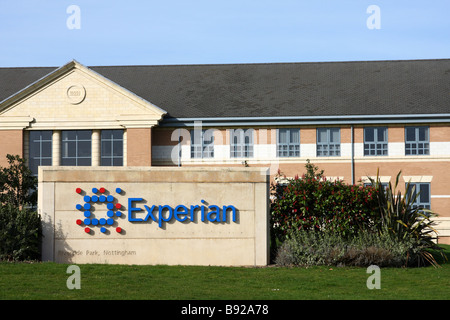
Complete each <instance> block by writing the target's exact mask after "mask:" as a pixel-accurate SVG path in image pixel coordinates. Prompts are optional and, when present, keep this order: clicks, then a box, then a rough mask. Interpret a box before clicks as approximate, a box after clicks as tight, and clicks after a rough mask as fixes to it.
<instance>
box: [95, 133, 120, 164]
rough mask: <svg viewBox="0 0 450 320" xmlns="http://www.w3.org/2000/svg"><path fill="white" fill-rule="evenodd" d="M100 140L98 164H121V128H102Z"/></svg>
mask: <svg viewBox="0 0 450 320" xmlns="http://www.w3.org/2000/svg"><path fill="white" fill-rule="evenodd" d="M100 140H101V152H100V154H101V156H100V165H102V166H123V130H102V133H101V137H100Z"/></svg>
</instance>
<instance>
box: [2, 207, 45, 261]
mask: <svg viewBox="0 0 450 320" xmlns="http://www.w3.org/2000/svg"><path fill="white" fill-rule="evenodd" d="M41 239H42V227H41V219H40V216H39V215H38V214H37V212H35V211H33V210H31V209H28V208H21V209H19V208H17V207H16V206H14V205H11V204H6V205H3V206H1V207H0V260H38V259H40V256H41V253H40V248H41Z"/></svg>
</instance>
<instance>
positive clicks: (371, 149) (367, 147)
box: [364, 127, 389, 157]
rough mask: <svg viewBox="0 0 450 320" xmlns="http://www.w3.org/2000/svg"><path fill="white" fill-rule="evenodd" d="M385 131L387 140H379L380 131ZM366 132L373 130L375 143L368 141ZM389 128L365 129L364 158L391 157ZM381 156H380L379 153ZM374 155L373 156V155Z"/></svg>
mask: <svg viewBox="0 0 450 320" xmlns="http://www.w3.org/2000/svg"><path fill="white" fill-rule="evenodd" d="M380 129H381V130H385V134H384V136H385V140H384V141H379V140H378V137H379V135H378V131H379V130H380ZM366 130H373V141H367V140H366V139H367V133H366ZM388 141H389V140H388V128H387V127H365V128H364V156H365V157H382V156H388V155H389V153H388V152H389V151H388V150H389V148H388ZM379 151H380V152H381V154H378V152H379ZM371 153H373V154H371Z"/></svg>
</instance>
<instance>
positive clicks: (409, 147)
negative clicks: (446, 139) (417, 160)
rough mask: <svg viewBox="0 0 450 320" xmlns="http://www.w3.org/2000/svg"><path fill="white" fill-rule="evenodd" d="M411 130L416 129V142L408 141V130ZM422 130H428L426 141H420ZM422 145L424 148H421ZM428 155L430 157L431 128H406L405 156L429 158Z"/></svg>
mask: <svg viewBox="0 0 450 320" xmlns="http://www.w3.org/2000/svg"><path fill="white" fill-rule="evenodd" d="M410 129H414V138H415V139H414V140H408V130H410ZM420 129H426V131H425V132H426V136H427V139H426V140H420ZM414 145H415V146H414ZM420 145H422V147H420ZM414 152H415V153H414ZM421 152H422V153H421ZM428 155H430V127H429V126H407V127H405V156H428Z"/></svg>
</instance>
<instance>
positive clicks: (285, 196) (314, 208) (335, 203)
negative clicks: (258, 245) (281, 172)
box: [271, 161, 377, 241]
mask: <svg viewBox="0 0 450 320" xmlns="http://www.w3.org/2000/svg"><path fill="white" fill-rule="evenodd" d="M306 170H307V172H306V174H304V175H303V176H302V178H298V176H297V177H295V178H294V179H290V180H288V183H287V184H286V185H282V184H274V185H272V191H273V193H272V196H273V201H272V203H271V226H272V233H273V235H274V237H275V238H276V239H277V240H278V241H283V239H285V238H286V235H287V234H288V232H289V231H291V230H314V231H332V232H339V233H340V234H341V235H342V236H344V237H351V236H353V235H355V234H357V233H358V232H359V231H360V230H363V229H371V228H372V227H373V224H374V221H375V216H376V215H377V210H376V207H377V201H376V200H377V198H376V197H375V193H376V192H377V189H376V188H372V187H363V186H357V185H347V184H345V183H344V182H342V181H334V182H331V181H329V180H326V178H325V177H324V176H323V171H321V172H318V171H317V167H315V166H313V165H312V164H310V163H309V161H308V162H307V164H306Z"/></svg>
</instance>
